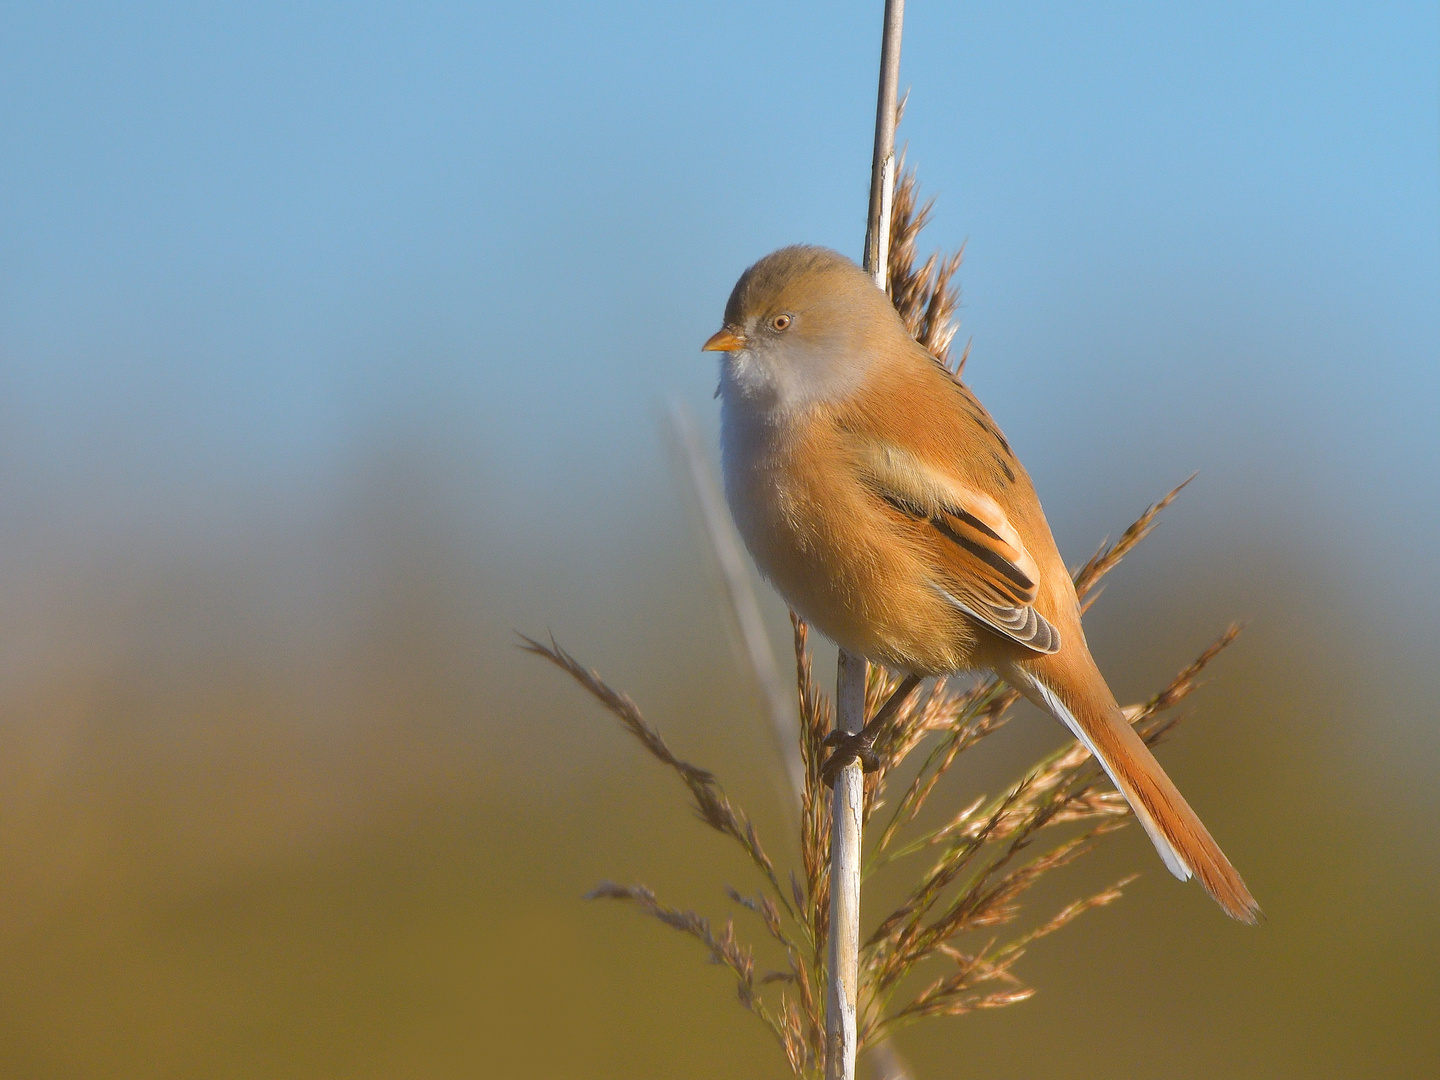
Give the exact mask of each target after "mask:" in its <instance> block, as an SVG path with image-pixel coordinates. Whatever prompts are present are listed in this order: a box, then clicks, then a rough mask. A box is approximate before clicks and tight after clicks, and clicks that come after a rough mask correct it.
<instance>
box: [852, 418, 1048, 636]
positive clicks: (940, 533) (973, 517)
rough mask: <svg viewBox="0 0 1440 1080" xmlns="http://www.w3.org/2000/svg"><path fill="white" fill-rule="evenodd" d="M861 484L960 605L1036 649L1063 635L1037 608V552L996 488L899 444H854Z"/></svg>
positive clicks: (935, 584)
mask: <svg viewBox="0 0 1440 1080" xmlns="http://www.w3.org/2000/svg"><path fill="white" fill-rule="evenodd" d="M851 446H852V449H853V450H854V461H855V462H856V468H857V470H858V473H859V478H860V481H861V483H862V484H864V486H865V487H866V488H868V489H869V490H870V492H871V493H872V494H873V495H874V496H875V497H876V498H877V499H879V500H881V501H882V502H883V503H885V504H886V508H887V511H888V512H889V513H892V514H894V515H896V519H897V524H902V523H905V521H906V519H908V523H910V524H911V525H912V527H911V528H910V529H908V530H907V531H908V532H909V534H910V536H911V537H912V538H913V539H914V541H915V542H917V543H919V544H920V545H921V546H922V547H923V549H924V552H925V555H926V557H927V558H928V561H929V562H930V563H931V565H932V566H933V577H932V580H931V583H930V584H931V587H932V588H933V589H935V591H936V592H937V593H939V594H940V595H941V596H943V597H944V598H945V599H946V600H947V601H949V602H950V603H951V604H953V605H954V606H955V607H956V608H958V609H960V610H961V611H963V612H965V613H966V614H967V615H969V616H971V617H972V618H974V619H976V620H977V621H979V622H981V623H984V624H985V625H986V626H988V627H990V628H991V629H992V630H994V631H996V632H997V633H1000V634H1003V635H1004V636H1005V637H1007V638H1010V639H1011V640H1012V641H1015V642H1018V643H1019V644H1021V645H1024V646H1025V647H1026V648H1029V649H1033V650H1034V651H1035V652H1037V653H1053V652H1057V651H1059V649H1060V634H1059V631H1057V630H1056V629H1055V627H1053V626H1052V625H1050V623H1049V622H1048V621H1046V619H1045V617H1044V616H1043V615H1041V614H1040V613H1039V612H1038V611H1036V610H1035V607H1034V604H1035V597H1036V592H1037V582H1038V580H1039V570H1038V569H1037V567H1036V565H1035V559H1034V557H1033V556H1032V555H1031V554H1030V552H1029V551H1027V550H1026V549H1025V545H1024V543H1023V542H1022V540H1021V538H1020V534H1019V532H1017V531H1016V529H1015V526H1014V525H1012V524H1011V522H1010V520H1009V519H1008V518H1007V517H1006V515H1005V511H1004V510H1003V509H1002V508H1001V506H1000V504H999V503H997V502H996V501H995V500H994V499H993V498H991V497H990V496H989V495H987V494H985V493H984V492H983V491H980V490H978V489H977V488H975V487H973V486H972V485H969V484H966V483H964V482H963V481H961V480H959V479H957V478H955V477H954V476H953V475H950V474H949V473H948V472H943V471H941V470H938V469H935V468H933V467H931V466H929V465H927V464H926V463H925V462H923V461H921V460H920V459H919V458H917V457H916V456H914V455H913V454H910V453H908V452H906V451H904V450H902V449H900V448H899V447H897V446H895V445H894V444H893V443H889V442H887V441H884V440H881V439H874V438H863V437H861V438H856V439H854V441H853V442H852V443H851Z"/></svg>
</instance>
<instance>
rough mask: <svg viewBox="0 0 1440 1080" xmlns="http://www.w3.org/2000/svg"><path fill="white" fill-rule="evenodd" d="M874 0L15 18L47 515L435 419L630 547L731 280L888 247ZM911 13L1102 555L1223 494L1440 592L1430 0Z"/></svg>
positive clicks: (127, 501)
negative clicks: (818, 247) (868, 244)
mask: <svg viewBox="0 0 1440 1080" xmlns="http://www.w3.org/2000/svg"><path fill="white" fill-rule="evenodd" d="M879 8H880V4H878V3H866V4H813V3H811V4H778V5H777V4H772V3H763V4H761V3H755V4H745V3H726V4H700V3H696V4H685V5H672V4H634V5H625V6H614V7H610V6H600V5H582V4H564V3H537V4H526V5H508V6H507V7H504V8H501V7H499V6H498V5H444V4H423V3H410V4H404V5H399V4H368V5H325V4H309V3H286V4H266V3H255V4H249V5H233V6H220V5H207V6H188V5H155V4H150V5H145V4H127V5H111V4H95V5H83V6H67V5H62V4H51V3H47V4H43V5H42V4H23V3H12V4H7V5H6V6H5V8H4V11H3V13H0V424H3V431H0V461H3V463H4V467H5V472H6V474H7V475H6V478H5V479H4V481H3V482H0V489H3V491H5V492H7V493H8V501H9V502H10V504H11V506H12V512H11V514H10V519H11V521H10V524H11V525H14V524H15V522H16V521H20V522H22V523H23V522H26V521H33V522H40V523H43V522H46V521H50V522H59V521H62V520H63V521H69V520H72V519H74V518H75V517H77V516H78V517H79V518H81V519H83V520H85V521H87V522H90V523H92V524H94V525H95V528H96V529H97V530H98V531H97V533H96V535H106V531H105V530H106V524H105V523H107V522H114V521H132V523H133V522H139V524H134V528H135V529H138V530H140V531H141V532H143V531H144V529H146V528H151V527H156V528H158V527H159V526H158V525H156V524H154V523H157V522H164V521H167V520H173V521H184V520H204V519H206V516H207V515H210V514H213V513H217V512H218V511H216V509H215V508H216V507H217V506H220V505H227V504H232V503H235V502H243V501H244V500H246V499H260V500H262V501H263V500H264V499H267V498H270V497H273V496H275V495H276V494H282V495H284V496H286V497H291V496H293V495H295V494H296V493H299V494H300V495H302V496H304V495H305V494H306V493H309V492H315V491H320V492H323V491H325V490H326V489H327V488H329V487H333V486H334V485H335V484H336V483H338V482H339V480H338V479H337V478H339V477H341V476H343V475H348V474H349V473H351V472H353V470H354V468H356V466H355V462H356V461H357V460H361V459H363V457H364V454H365V453H366V448H367V447H368V446H370V445H371V444H373V443H374V442H375V441H376V440H381V439H383V438H385V437H386V436H387V433H389V432H393V431H396V430H405V431H411V432H414V431H419V432H423V433H425V437H427V438H431V437H433V438H434V439H436V440H437V441H438V442H439V443H441V444H443V445H444V446H445V447H446V449H445V451H444V452H445V453H446V454H448V455H450V458H449V460H452V461H453V462H455V463H458V464H456V465H455V468H456V470H457V472H458V473H459V474H461V477H460V482H461V483H462V484H463V483H464V477H463V473H464V470H465V469H466V468H468V467H470V465H467V464H466V463H470V464H471V465H473V466H474V467H475V468H476V469H483V470H484V471H485V472H486V473H487V475H489V476H491V477H493V478H496V479H495V483H496V484H497V485H498V486H497V487H495V488H493V490H494V491H497V492H499V494H495V495H493V498H494V499H495V500H496V502H495V505H494V506H493V507H492V511H493V513H494V514H495V515H498V516H501V517H504V518H506V519H507V520H513V521H514V522H516V524H515V526H514V529H513V531H514V532H515V533H516V534H517V535H519V534H523V533H524V531H525V530H526V529H528V528H535V527H539V523H541V522H543V521H544V520H546V518H547V515H549V514H551V513H553V507H554V506H555V505H557V504H563V505H566V506H570V507H582V508H586V509H587V510H589V511H593V512H594V513H595V514H596V515H598V516H597V519H596V520H597V524H596V525H595V532H596V537H595V538H596V539H600V540H604V539H606V538H607V536H606V534H607V533H609V534H610V536H611V537H612V538H613V542H615V543H624V542H627V540H628V537H627V536H626V535H624V533H625V528H624V526H622V525H620V524H618V522H619V520H620V519H619V518H616V519H615V520H612V521H608V522H607V521H605V520H604V513H603V511H604V508H605V507H613V506H615V505H617V504H623V505H625V506H631V507H633V506H636V505H639V506H648V505H650V503H652V502H653V501H654V500H656V499H660V498H666V499H668V498H671V497H672V494H673V493H672V491H671V490H670V489H669V488H667V487H665V486H664V485H665V484H666V483H667V482H668V481H666V479H665V477H664V467H663V465H662V463H661V455H660V449H659V446H660V443H659V440H658V438H657V437H656V433H655V422H654V417H655V414H656V412H657V405H658V403H660V402H662V401H663V400H664V399H665V398H666V397H667V396H668V395H671V394H675V393H678V394H680V395H682V396H683V397H685V398H686V399H687V400H689V401H690V402H691V403H692V404H693V406H694V408H695V409H696V411H697V412H698V413H699V414H700V415H701V416H702V417H703V418H705V419H706V420H707V422H709V423H713V405H712V404H711V403H710V402H709V391H710V389H711V388H712V386H713V380H714V370H713V360H712V359H710V358H702V357H701V355H700V354H699V353H698V351H697V346H698V344H699V342H700V341H702V340H703V339H704V337H705V336H706V335H707V334H708V333H710V332H711V331H712V330H713V329H714V326H715V325H716V323H717V320H718V318H719V313H720V311H721V308H722V306H723V303H724V299H725V296H726V294H727V292H728V289H729V286H730V284H731V283H732V282H733V280H734V278H735V277H736V275H737V274H738V273H739V272H740V270H742V269H743V268H744V266H745V265H746V264H747V263H748V262H750V261H752V260H753V259H755V258H757V257H758V256H760V255H762V254H764V253H765V252H766V251H768V250H771V249H772V248H774V247H777V246H779V245H781V244H784V243H790V242H794V241H799V240H805V241H812V242H819V243H826V244H831V245H834V246H836V247H839V248H841V249H842V250H845V251H847V252H850V253H852V254H858V250H859V246H860V232H861V223H862V221H863V214H864V201H865V197H866V191H867V183H868V177H867V170H868V167H869V142H870V137H871V125H872V123H873V108H874V105H873V95H874V75H875V67H876V62H877V54H878V27H879ZM907 18H908V22H907V27H906V33H905V46H904V60H903V70H902V76H901V83H902V86H908V87H911V88H912V97H911V105H910V109H909V112H908V113H907V116H906V121H905V124H904V126H903V128H902V132H901V136H902V139H904V140H906V141H908V143H909V146H910V158H911V161H912V162H914V163H915V164H917V165H918V166H919V167H920V170H921V182H922V185H923V186H924V188H925V190H926V191H927V192H929V193H932V194H936V195H938V196H939V202H938V204H937V213H936V217H935V224H934V226H933V227H932V228H931V230H930V234H929V241H930V243H931V244H932V245H944V246H946V247H950V246H953V245H956V244H958V243H960V242H962V241H966V242H967V243H968V247H967V261H966V264H965V267H964V269H963V270H962V285H963V287H964V303H965V306H964V308H963V311H962V316H963V320H964V325H963V327H962V330H961V334H962V339H963V338H965V337H971V336H973V341H974V346H973V354H972V356H973V359H972V361H971V367H970V377H971V379H972V381H973V383H974V384H975V386H976V387H977V389H978V390H979V392H980V394H981V395H982V397H983V398H984V399H985V400H986V401H987V403H988V404H989V405H990V406H991V409H992V411H994V412H995V413H996V415H997V416H998V417H999V419H1000V421H1001V423H1002V425H1003V426H1004V427H1005V428H1006V430H1007V432H1008V433H1009V434H1010V436H1011V438H1012V441H1013V442H1015V443H1016V444H1017V446H1018V447H1019V448H1020V450H1021V452H1022V456H1024V457H1025V459H1026V460H1027V462H1028V463H1029V464H1030V467H1031V471H1032V472H1033V473H1034V474H1035V476H1036V479H1037V483H1038V485H1039V486H1040V489H1041V492H1042V495H1043V496H1044V497H1045V499H1046V501H1047V505H1048V506H1049V507H1050V514H1051V518H1052V520H1054V521H1055V523H1056V529H1057V533H1058V534H1059V535H1060V536H1061V541H1062V546H1063V547H1066V548H1067V554H1072V555H1078V554H1080V551H1079V550H1078V548H1079V547H1082V546H1086V545H1088V544H1089V543H1090V541H1091V540H1092V539H1093V533H1094V532H1095V531H1096V530H1097V529H1103V528H1109V527H1113V525H1114V524H1115V523H1117V522H1118V521H1120V520H1122V519H1126V515H1128V514H1133V512H1134V511H1135V510H1136V509H1138V508H1139V506H1140V505H1143V502H1144V501H1145V500H1147V499H1148V498H1149V497H1151V496H1152V495H1154V494H1156V493H1158V492H1159V491H1160V490H1163V488H1164V487H1166V486H1167V485H1168V484H1170V483H1171V482H1173V481H1174V480H1176V479H1178V478H1180V477H1183V476H1184V475H1187V474H1188V473H1189V472H1190V471H1192V470H1194V469H1197V468H1198V469H1200V470H1201V471H1202V474H1203V478H1204V479H1203V483H1202V485H1201V487H1200V488H1199V489H1197V492H1196V494H1195V503H1196V509H1195V511H1194V513H1196V514H1197V515H1198V516H1197V518H1196V520H1197V521H1199V520H1201V518H1203V519H1204V520H1206V521H1208V522H1211V523H1212V524H1213V523H1214V522H1219V523H1220V525H1219V526H1218V527H1219V528H1221V529H1222V531H1223V530H1227V529H1228V530H1230V531H1231V532H1233V533H1234V534H1235V535H1236V536H1237V537H1243V536H1245V535H1247V534H1248V533H1250V532H1252V531H1253V530H1255V529H1256V528H1260V527H1262V526H1265V525H1266V523H1268V524H1270V525H1273V524H1274V519H1275V518H1276V517H1277V516H1278V517H1279V518H1284V519H1289V520H1292V522H1295V523H1300V525H1301V526H1303V530H1309V531H1310V532H1312V533H1313V534H1315V536H1316V541H1315V542H1316V545H1317V547H1316V550H1317V551H1319V552H1321V555H1322V557H1326V556H1325V553H1326V552H1329V553H1330V554H1329V556H1328V557H1332V558H1334V559H1335V560H1343V559H1344V558H1345V557H1346V556H1345V552H1347V551H1350V550H1353V545H1354V544H1355V543H1356V542H1357V540H1358V541H1362V542H1363V540H1364V538H1366V537H1369V536H1376V535H1383V536H1385V537H1386V538H1387V539H1386V543H1385V551H1386V555H1387V558H1386V559H1384V560H1381V562H1382V564H1383V565H1380V566H1379V567H1378V568H1376V567H1375V566H1374V565H1372V564H1369V563H1367V564H1366V565H1364V566H1357V567H1355V568H1354V572H1355V574H1356V575H1357V577H1356V581H1357V583H1359V585H1360V587H1361V588H1368V587H1371V585H1374V586H1375V587H1379V588H1389V589H1393V590H1395V591H1397V592H1403V593H1405V594H1406V595H1409V596H1411V597H1412V598H1413V597H1414V595H1415V593H1414V587H1413V585H1412V584H1409V582H1412V581H1413V580H1414V579H1415V578H1416V577H1417V576H1418V577H1419V578H1420V579H1421V581H1422V586H1423V587H1422V589H1421V593H1422V594H1423V595H1424V596H1425V597H1426V598H1427V603H1428V602H1433V601H1434V600H1436V599H1440V574H1437V572H1436V571H1435V570H1434V569H1432V568H1431V567H1432V565H1433V562H1434V560H1433V558H1430V557H1429V555H1428V553H1429V552H1430V551H1431V550H1432V549H1433V545H1434V544H1435V542H1436V541H1440V497H1437V492H1440V468H1437V464H1436V463H1437V460H1440V422H1437V421H1440V318H1437V316H1440V310H1437V308H1440V13H1437V10H1436V8H1435V6H1434V5H1433V4H1418V3H1417V4H1398V3H1397V4H1389V5H1384V6H1375V5H1362V4H1313V3H1307V4H1300V3H1295V4H1277V3H1244V4H1240V3H1234V4H1223V3H1222V4H1206V5H1198V4H1197V5H1188V6H1187V5H1154V4H1145V3H1087V4H1032V3H1008V4H991V5H980V4H954V3H948V2H947V3H943V4H942V3H924V2H914V3H912V4H911V5H909V11H908V15H907ZM637 500H638V502H637ZM1264 507H1268V509H1262V508H1264ZM1244 508H1248V509H1244ZM1267 515H1268V517H1267ZM622 516H623V515H622ZM147 523H149V524H147ZM36 527H37V528H41V526H40V525H37V526H36ZM1303 530H1302V531H1303ZM41 531H42V532H43V531H44V529H43V528H41ZM82 532H84V530H82ZM1417 566H1418V567H1419V568H1420V569H1419V572H1418V574H1417V573H1416V572H1415V567H1417ZM1366 575H1371V577H1366Z"/></svg>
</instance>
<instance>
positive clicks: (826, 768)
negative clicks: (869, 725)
mask: <svg viewBox="0 0 1440 1080" xmlns="http://www.w3.org/2000/svg"><path fill="white" fill-rule="evenodd" d="M824 745H826V746H833V747H835V751H834V753H832V754H831V755H830V756H829V757H828V758H826V759H825V764H824V765H822V766H820V779H821V780H823V781H824V782H825V786H826V787H834V786H835V781H836V779H838V778H839V776H840V770H841V769H843V768H845V766H846V765H849V764H850V763H851V762H852V761H859V762H860V767H861V768H862V769H864V770H865V771H866V772H867V773H871V772H875V771H876V770H878V769H879V768H880V755H878V754H877V753H875V745H874V743H873V742H872V741H871V738H870V737H869V736H867V735H866V734H865V733H864V732H863V731H860V732H856V733H854V734H851V733H850V732H848V731H832V732H830V734H829V735H827V736H825V743H824Z"/></svg>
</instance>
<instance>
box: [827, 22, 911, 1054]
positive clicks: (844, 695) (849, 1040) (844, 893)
mask: <svg viewBox="0 0 1440 1080" xmlns="http://www.w3.org/2000/svg"><path fill="white" fill-rule="evenodd" d="M904 19H905V2H904V0H885V31H884V36H883V37H882V38H881V43H880V88H879V93H878V95H877V97H876V102H875V154H874V157H873V159H872V161H871V166H870V206H869V213H868V216H867V217H866V223H865V269H866V270H867V271H869V273H870V275H871V276H872V277H873V278H874V279H875V284H876V285H878V286H879V287H880V288H881V289H884V288H885V276H886V268H887V266H888V265H889V261H890V210H891V206H892V203H893V202H894V196H895V101H896V96H897V91H898V89H899V86H900V30H901V26H902V24H903V23H904ZM838 666H839V674H838V678H837V682H836V692H835V726H836V728H837V729H838V730H841V731H845V732H848V733H850V734H854V733H856V732H858V731H860V729H861V728H863V727H864V726H865V675H866V666H867V665H866V662H865V659H864V657H860V656H852V655H851V654H849V653H847V652H846V651H845V650H844V649H841V650H840V658H839V665H838ZM864 806H865V774H864V771H863V768H862V766H861V764H860V762H858V761H852V762H851V763H850V764H849V765H847V766H846V767H845V768H844V769H842V770H841V771H840V775H839V777H837V778H836V780H835V795H834V803H833V805H832V814H831V820H832V829H831V838H830V957H829V959H830V965H829V967H830V970H829V976H828V977H829V987H828V992H827V994H826V1000H825V1046H826V1053H825V1076H826V1080H855V1051H856V1043H857V1038H858V1033H859V1029H858V1024H857V1009H858V1005H859V991H860V869H861V867H860V845H861V828H862V826H861V815H862V814H863V812H864Z"/></svg>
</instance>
